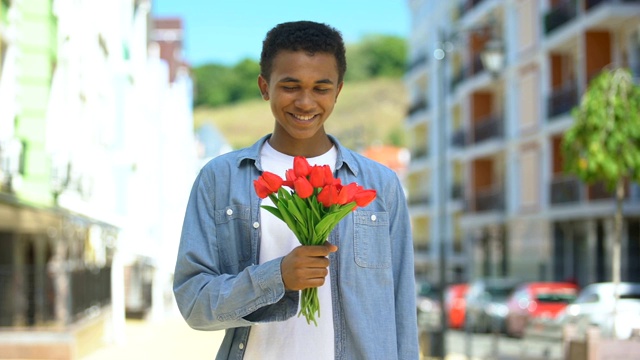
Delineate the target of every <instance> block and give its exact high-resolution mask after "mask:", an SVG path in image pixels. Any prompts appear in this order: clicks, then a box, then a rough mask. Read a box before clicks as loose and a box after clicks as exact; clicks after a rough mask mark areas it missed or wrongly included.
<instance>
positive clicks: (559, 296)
mask: <svg viewBox="0 0 640 360" xmlns="http://www.w3.org/2000/svg"><path fill="white" fill-rule="evenodd" d="M577 295H578V285H576V284H574V283H569V282H528V283H524V284H521V285H519V286H518V287H517V288H516V289H515V290H514V292H513V294H512V295H511V296H510V297H509V299H508V300H507V311H508V312H507V317H506V321H505V322H506V324H505V325H506V333H507V334H508V335H510V336H514V337H521V336H522V335H523V333H524V330H525V328H526V327H527V325H528V324H529V322H530V321H531V319H537V318H546V319H554V318H556V317H557V316H558V314H559V313H560V312H562V310H564V308H565V307H566V306H567V305H568V304H569V303H571V302H573V301H574V300H575V299H576V296H577Z"/></svg>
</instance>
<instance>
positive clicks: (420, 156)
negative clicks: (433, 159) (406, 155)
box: [411, 147, 429, 161]
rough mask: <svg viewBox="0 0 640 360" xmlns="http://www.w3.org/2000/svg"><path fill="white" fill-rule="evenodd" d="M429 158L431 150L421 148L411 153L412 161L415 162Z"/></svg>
mask: <svg viewBox="0 0 640 360" xmlns="http://www.w3.org/2000/svg"><path fill="white" fill-rule="evenodd" d="M428 157H429V149H428V148H426V147H421V148H417V149H413V150H412V151H411V159H412V160H414V161H419V160H424V159H426V158H428Z"/></svg>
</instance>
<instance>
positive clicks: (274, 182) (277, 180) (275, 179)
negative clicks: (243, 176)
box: [261, 171, 282, 192]
mask: <svg viewBox="0 0 640 360" xmlns="http://www.w3.org/2000/svg"><path fill="white" fill-rule="evenodd" d="M261 178H262V179H263V180H264V182H265V183H266V185H267V188H268V189H269V190H271V191H272V192H276V191H278V189H279V188H280V186H282V178H281V177H280V176H278V175H276V174H274V173H272V172H268V171H265V172H263V173H262V176H261Z"/></svg>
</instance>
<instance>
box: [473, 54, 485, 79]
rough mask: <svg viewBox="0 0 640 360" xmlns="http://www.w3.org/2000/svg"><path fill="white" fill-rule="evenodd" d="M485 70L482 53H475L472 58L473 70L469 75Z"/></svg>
mask: <svg viewBox="0 0 640 360" xmlns="http://www.w3.org/2000/svg"><path fill="white" fill-rule="evenodd" d="M483 71H484V64H483V63H482V55H481V54H480V53H478V54H474V55H473V59H471V71H470V74H469V77H472V76H476V75H478V74H480V73H481V72H483Z"/></svg>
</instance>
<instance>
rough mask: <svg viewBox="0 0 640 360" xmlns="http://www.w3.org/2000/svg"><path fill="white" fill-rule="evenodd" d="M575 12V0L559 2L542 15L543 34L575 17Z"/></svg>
mask: <svg viewBox="0 0 640 360" xmlns="http://www.w3.org/2000/svg"><path fill="white" fill-rule="evenodd" d="M576 14H577V3H576V1H575V0H566V1H563V2H561V3H560V4H558V5H557V6H555V7H554V8H552V9H551V10H549V12H547V13H546V14H545V15H544V30H545V34H547V35H549V33H551V32H552V31H554V30H556V29H558V28H559V27H561V26H562V25H564V24H566V23H568V22H569V21H570V20H572V19H573V18H575V17H576Z"/></svg>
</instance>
